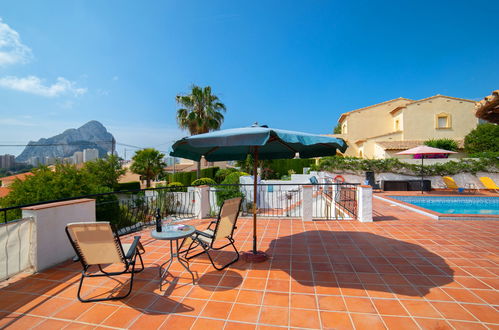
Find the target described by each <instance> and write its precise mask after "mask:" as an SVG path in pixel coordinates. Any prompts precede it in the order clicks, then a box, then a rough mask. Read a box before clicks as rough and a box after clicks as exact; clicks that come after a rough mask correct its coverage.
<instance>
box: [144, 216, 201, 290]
mask: <svg viewBox="0 0 499 330" xmlns="http://www.w3.org/2000/svg"><path fill="white" fill-rule="evenodd" d="M195 231H196V228H194V227H193V226H190V225H163V227H162V231H161V232H157V231H156V229H154V230H153V231H152V232H151V237H152V238H154V239H157V240H165V241H170V258H169V259H168V260H167V261H165V262H164V263H162V264H161V266H159V289H160V290H162V285H163V282H164V279H165V277H166V275H167V273H168V269H169V268H170V266H171V265H172V263H173V260H174V259H175V258H177V260H178V262H179V263H180V264H181V265H182V266H183V267H184V268H185V269H186V270H187V271H188V272H189V273H190V274H191V276H192V283H193V284H194V283H195V280H194V274H193V273H192V272H191V270H190V269H189V261H187V260H186V259H184V258H182V257H181V256H180V254H179V245H178V240H179V239H185V238H186V237H189V236H191V235H192V234H193V233H194V232H195ZM173 241H175V247H176V249H175V250H174V249H173ZM182 242H183V241H182ZM180 247H182V244H180ZM166 264H168V266H166V267H165V269H164V270H163V266H165V265H166Z"/></svg>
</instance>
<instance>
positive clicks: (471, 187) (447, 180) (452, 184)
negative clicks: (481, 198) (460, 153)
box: [442, 176, 478, 193]
mask: <svg viewBox="0 0 499 330" xmlns="http://www.w3.org/2000/svg"><path fill="white" fill-rule="evenodd" d="M442 180H443V181H444V184H445V186H446V187H447V188H448V189H451V190H457V191H458V192H459V193H462V192H465V191H466V190H467V191H470V192H475V191H477V189H478V187H477V186H476V185H475V184H474V183H467V184H466V186H465V187H459V186H458V185H457V183H456V181H454V179H453V178H451V177H450V176H444V177H442Z"/></svg>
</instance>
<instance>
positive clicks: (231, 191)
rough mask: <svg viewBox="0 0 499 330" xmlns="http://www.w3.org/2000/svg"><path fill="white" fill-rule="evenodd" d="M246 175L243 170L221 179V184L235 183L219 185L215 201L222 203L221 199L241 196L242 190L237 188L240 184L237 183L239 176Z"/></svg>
mask: <svg viewBox="0 0 499 330" xmlns="http://www.w3.org/2000/svg"><path fill="white" fill-rule="evenodd" d="M245 175H248V173H244V172H234V173H231V174H229V175H227V177H226V178H225V180H223V181H222V184H226V185H235V186H221V187H218V189H217V203H218V205H219V206H220V205H222V203H223V201H225V200H226V199H231V198H235V197H243V198H244V194H243V192H242V191H241V190H240V189H239V187H240V186H238V184H239V177H241V176H245Z"/></svg>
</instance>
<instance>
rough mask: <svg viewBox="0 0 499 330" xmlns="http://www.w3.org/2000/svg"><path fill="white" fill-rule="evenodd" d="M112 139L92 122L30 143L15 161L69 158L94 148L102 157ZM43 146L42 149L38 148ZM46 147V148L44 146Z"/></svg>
mask: <svg viewBox="0 0 499 330" xmlns="http://www.w3.org/2000/svg"><path fill="white" fill-rule="evenodd" d="M112 141H114V137H113V135H112V134H111V133H109V132H108V131H107V129H106V128H105V127H104V126H103V125H102V124H101V123H99V122H98V121H95V120H92V121H89V122H88V123H86V124H85V125H83V126H81V127H80V128H77V129H74V128H71V129H67V130H65V131H64V132H63V133H61V134H58V135H56V136H53V137H50V138H48V139H44V138H42V139H40V140H38V141H36V142H33V141H30V142H29V143H28V145H27V146H26V148H25V149H24V150H23V152H22V153H21V154H20V155H19V156H17V157H16V161H18V162H25V161H27V160H28V159H29V158H31V157H35V156H37V157H42V158H43V157H47V156H48V157H70V156H72V155H73V154H74V153H75V152H76V151H82V150H83V149H89V148H95V149H98V150H99V156H100V157H103V156H105V155H106V153H107V152H108V151H111V148H112ZM40 145H44V146H43V147H39V146H40ZM45 145H46V146H45Z"/></svg>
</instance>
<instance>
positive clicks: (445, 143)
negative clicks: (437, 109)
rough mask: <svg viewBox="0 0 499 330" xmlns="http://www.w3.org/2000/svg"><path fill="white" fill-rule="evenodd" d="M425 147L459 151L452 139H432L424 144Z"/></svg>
mask: <svg viewBox="0 0 499 330" xmlns="http://www.w3.org/2000/svg"><path fill="white" fill-rule="evenodd" d="M424 144H425V145H427V146H429V147H433V148H438V149H445V150H449V151H457V148H458V145H457V142H456V141H454V140H452V139H431V140H427V141H425V142H424Z"/></svg>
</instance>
